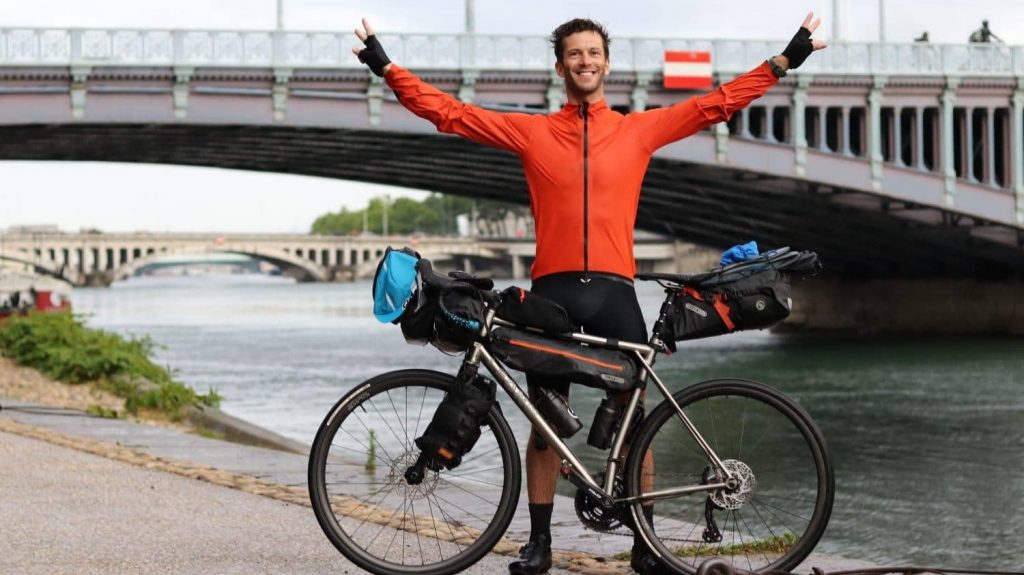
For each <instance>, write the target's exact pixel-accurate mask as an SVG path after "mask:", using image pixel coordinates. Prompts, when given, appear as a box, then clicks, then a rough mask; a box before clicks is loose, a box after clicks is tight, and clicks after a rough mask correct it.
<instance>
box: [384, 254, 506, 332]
mask: <svg viewBox="0 0 1024 575" xmlns="http://www.w3.org/2000/svg"><path fill="white" fill-rule="evenodd" d="M424 261H425V260H424ZM485 312H486V306H485V305H484V302H483V297H482V296H481V293H480V291H479V289H478V288H476V287H474V286H472V285H470V284H468V283H465V282H461V281H455V280H452V281H449V282H446V284H445V285H443V286H442V285H435V284H433V283H431V282H430V281H429V280H428V279H426V278H425V279H424V281H422V282H420V288H419V289H418V290H417V291H416V294H415V295H414V296H413V297H412V299H411V300H410V301H409V303H408V305H407V306H406V311H405V313H403V314H402V316H401V318H400V320H399V324H400V325H401V327H402V335H403V336H405V341H406V342H407V343H411V344H418V345H426V344H428V343H430V344H433V345H434V346H435V347H437V348H438V349H440V350H442V351H446V352H458V351H465V350H467V349H469V346H471V345H472V344H473V341H474V339H475V338H476V335H477V334H478V333H479V332H480V328H481V326H482V325H483V321H484V315H485Z"/></svg>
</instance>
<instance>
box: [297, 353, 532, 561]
mask: <svg viewBox="0 0 1024 575" xmlns="http://www.w3.org/2000/svg"><path fill="white" fill-rule="evenodd" d="M412 372H413V370H409V371H405V372H394V373H393V374H386V375H384V376H379V377H378V378H375V379H374V380H371V382H369V383H368V384H366V385H360V386H358V387H356V388H354V389H355V390H358V393H359V394H360V395H359V397H358V398H356V399H354V400H353V399H350V398H349V396H346V397H345V398H342V399H341V400H339V402H338V405H337V406H336V407H335V411H332V414H331V415H330V416H329V417H328V418H326V419H325V422H324V424H323V425H322V426H321V429H320V431H319V432H318V434H317V438H316V440H315V441H314V446H313V452H312V453H311V458H312V462H313V463H315V466H314V465H311V468H310V493H311V495H313V497H312V499H313V505H314V510H315V511H316V513H317V516H318V517H319V518H320V519H321V521H320V524H321V526H322V527H323V528H324V530H325V531H327V532H328V533H329V534H331V540H332V541H333V542H334V543H335V545H337V546H338V547H339V549H341V550H342V551H343V552H345V553H346V556H347V557H348V558H349V559H351V560H352V561H353V562H354V563H356V564H357V565H358V566H359V567H361V568H362V569H363V570H365V571H392V572H394V571H401V570H403V569H409V568H410V567H412V566H416V567H423V568H426V569H428V570H429V569H438V570H440V569H444V570H448V571H461V570H464V569H466V568H468V567H469V566H470V565H472V564H473V563H474V562H475V561H476V560H477V559H478V558H479V557H481V556H482V555H483V554H485V553H486V552H487V551H489V550H490V548H491V547H493V545H494V544H495V543H497V541H498V540H499V539H500V538H501V536H502V535H503V534H504V530H505V529H506V528H507V526H508V523H509V522H510V521H511V519H512V515H513V514H514V512H515V504H516V502H517V501H518V497H519V486H520V473H521V468H520V462H519V453H518V450H516V449H515V447H514V446H515V441H514V438H513V437H512V436H511V431H510V429H509V428H508V425H507V423H506V422H505V421H504V418H502V417H501V415H500V413H499V412H497V410H495V411H494V412H492V413H491V414H490V415H488V423H487V425H483V426H482V427H481V434H480V438H479V439H478V441H477V445H476V446H475V449H473V450H472V452H471V453H470V454H467V456H466V458H465V459H464V460H463V461H462V465H461V466H460V467H459V468H456V469H455V470H452V471H449V470H441V471H439V472H434V471H429V470H427V471H426V473H425V477H423V479H422V480H421V481H419V482H418V483H416V484H411V483H409V482H408V481H407V480H406V479H405V473H406V470H407V469H408V468H409V467H410V466H412V465H413V464H414V463H415V462H416V461H417V458H418V457H419V450H418V449H417V448H416V446H415V445H414V442H413V439H414V438H415V437H417V436H418V435H419V434H420V433H421V431H420V430H421V429H423V428H424V427H425V426H426V424H427V422H429V421H430V418H431V413H430V411H431V409H433V408H432V407H431V406H436V405H437V404H438V403H439V402H440V399H441V398H442V397H443V395H444V394H445V392H446V390H447V389H449V388H450V386H451V382H452V381H453V379H452V378H451V376H445V375H442V374H437V373H435V372H423V371H419V372H416V373H414V374H413V375H410V373H412ZM352 393H355V391H354V392H352ZM353 401H354V403H351V402H353ZM341 405H346V406H347V407H345V408H344V410H343V411H336V410H338V409H340V408H339V407H338V406H341ZM375 430H376V431H375ZM371 463H376V468H373V467H371V466H370V464H371ZM332 505H333V506H332ZM417 512H419V513H417ZM346 514H347V515H350V517H346ZM420 514H422V515H420ZM325 517H326V518H327V519H326V520H325ZM350 551H351V553H350ZM442 563H443V566H442V565H441V564H442ZM435 566H436V567H435Z"/></svg>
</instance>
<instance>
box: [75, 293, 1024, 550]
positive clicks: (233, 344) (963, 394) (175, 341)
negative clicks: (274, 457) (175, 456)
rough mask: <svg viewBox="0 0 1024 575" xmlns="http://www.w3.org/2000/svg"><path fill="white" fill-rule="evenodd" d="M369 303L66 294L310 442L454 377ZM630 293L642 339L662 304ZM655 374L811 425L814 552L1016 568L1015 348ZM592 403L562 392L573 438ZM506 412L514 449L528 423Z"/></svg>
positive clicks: (874, 354) (755, 361)
mask: <svg viewBox="0 0 1024 575" xmlns="http://www.w3.org/2000/svg"><path fill="white" fill-rule="evenodd" d="M499 283H502V282H499ZM503 283H504V284H507V283H508V282H503ZM525 287H528V286H525ZM369 293H370V287H369V283H367V282H360V283H356V284H295V283H292V282H291V280H287V279H283V278H272V277H266V276H206V277H187V278H179V277H174V278H171V277H162V278H160V277H149V278H136V279H131V280H129V281H126V282H120V283H117V284H115V285H114V286H113V287H112V288H110V289H76V290H75V291H74V294H73V301H74V306H75V310H76V311H77V312H79V313H84V314H89V315H88V320H87V321H88V323H89V325H91V326H94V327H100V328H104V329H110V330H113V331H117V332H120V333H123V334H131V335H136V336H142V335H148V336H150V337H151V338H152V339H153V340H154V341H155V342H156V343H157V344H158V345H159V346H160V347H159V349H158V350H157V357H158V361H159V363H161V364H163V365H167V366H170V367H171V368H172V369H173V370H174V371H175V373H176V376H177V378H178V379H179V380H181V381H183V382H185V383H187V384H189V385H191V386H193V387H195V388H196V389H198V390H203V391H205V390H206V389H207V388H211V387H212V388H214V389H216V390H217V392H218V393H220V394H221V395H222V396H223V397H224V400H223V404H222V408H223V409H224V410H225V411H226V412H228V413H231V414H232V415H235V416H238V417H241V418H243V419H246V420H248V421H251V422H252V423H255V424H257V425H260V426H263V427H266V428H268V429H271V430H274V431H276V432H278V433H281V434H283V435H286V436H288V437H291V438H294V439H297V440H299V441H303V442H306V443H310V442H312V439H313V436H314V435H315V433H316V430H317V427H318V426H319V424H320V421H321V419H322V418H323V417H324V415H325V414H326V413H327V411H328V409H330V407H331V406H332V405H333V404H334V403H335V401H336V400H337V399H338V398H339V397H340V396H341V395H342V394H344V393H345V392H346V391H347V390H349V389H351V388H352V387H353V386H354V385H355V384H357V383H358V382H360V381H363V380H365V379H367V378H369V377H371V376H373V375H376V374H379V373H381V372H384V371H387V370H393V369H400V368H411V367H420V368H430V369H438V370H442V371H446V372H450V373H454V372H455V371H456V370H457V368H458V365H459V359H458V358H456V357H448V356H445V355H443V354H441V353H440V352H438V351H436V350H435V349H434V348H432V347H415V346H410V345H407V344H405V342H404V340H403V339H402V335H401V333H400V331H399V329H398V328H397V326H393V325H390V324H388V325H382V324H380V323H378V322H377V321H376V320H375V319H374V318H373V316H372V314H371V313H370V308H371V304H370V296H369ZM639 293H640V300H641V305H642V306H643V309H644V314H645V317H646V318H647V320H648V323H649V324H650V323H652V322H653V320H654V319H655V317H656V314H657V311H658V308H659V305H660V303H661V300H662V291H661V289H660V288H659V287H658V286H657V285H641V286H639ZM797 305H799V302H798V304H797ZM886 305H898V302H887V303H886ZM951 321H955V318H951ZM658 373H659V374H660V375H661V377H662V378H663V380H664V381H665V382H666V384H667V385H669V387H670V388H672V389H679V388H681V387H683V386H685V385H687V384H689V383H694V382H697V381H701V380H704V379H710V378H716V377H741V378H750V379H757V380H759V381H763V382H765V383H768V384H770V385H773V386H775V387H777V388H779V389H781V390H782V391H784V392H785V393H787V394H789V395H790V396H792V397H794V398H796V399H797V400H798V401H799V402H800V403H801V404H802V405H803V406H804V407H805V408H806V409H807V410H808V411H809V412H810V413H811V415H812V416H813V417H814V418H815V420H816V421H817V422H818V424H819V426H820V427H821V429H822V431H823V432H824V434H825V437H826V438H827V440H828V443H829V446H830V448H831V450H832V454H833V458H834V461H835V468H836V484H837V495H836V502H835V509H834V511H833V515H832V521H831V523H830V525H829V528H828V531H827V532H826V534H825V537H824V539H823V541H822V543H821V545H820V546H819V549H820V550H822V551H826V552H830V553H835V554H840V555H843V556H847V557H851V558H856V559H864V560H868V561H874V562H877V563H880V564H883V565H891V564H895V563H899V564H918V565H931V566H945V567H970V568H975V569H1020V568H1022V567H1024V340H1022V339H979V338H974V339H961V338H948V339H889V338H884V339H878V338H866V337H846V338H822V337H808V336H803V337H794V336H787V337H783V336H777V335H772V334H769V333H766V332H749V333H740V334H734V335H729V336H722V337H718V338H711V339H708V340H701V341H697V342H692V343H689V344H686V345H685V346H682V347H681V349H680V352H679V353H677V354H675V355H673V356H671V357H668V358H663V359H662V360H661V361H659V363H658ZM520 380H521V381H522V379H521V378H520ZM602 397H603V393H601V392H598V391H595V390H591V389H587V388H583V387H578V388H574V389H573V395H572V404H573V407H574V409H575V410H576V412H577V413H578V414H579V415H580V418H581V419H582V420H583V421H584V423H586V424H589V422H590V419H591V418H592V416H593V413H594V409H595V408H596V406H597V404H598V402H599V401H600V400H601V398H602ZM504 412H505V413H506V415H509V418H510V421H511V423H512V426H513V429H514V430H515V431H516V434H517V437H519V438H520V444H522V443H523V438H525V437H526V435H525V430H526V429H527V424H526V420H525V418H523V417H522V416H521V415H519V414H518V413H517V412H515V411H514V410H513V409H505V410H504ZM585 441H586V430H584V431H583V432H581V433H579V434H578V435H577V436H576V437H574V438H573V440H572V445H573V447H574V449H575V448H579V450H580V451H582V452H583V453H581V455H583V458H584V461H585V462H586V463H587V464H588V466H589V465H590V464H591V463H593V464H594V465H595V466H598V465H601V464H602V463H601V461H602V457H601V453H602V452H598V451H596V450H594V449H592V448H589V447H587V446H586V445H585ZM560 483H562V485H560V487H559V489H560V492H562V493H565V494H571V492H572V490H571V489H570V486H568V484H567V482H560Z"/></svg>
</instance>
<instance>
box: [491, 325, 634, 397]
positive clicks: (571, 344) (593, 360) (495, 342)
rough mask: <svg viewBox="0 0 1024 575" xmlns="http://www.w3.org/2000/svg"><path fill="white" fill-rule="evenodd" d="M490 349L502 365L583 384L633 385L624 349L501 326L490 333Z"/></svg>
mask: <svg viewBox="0 0 1024 575" xmlns="http://www.w3.org/2000/svg"><path fill="white" fill-rule="evenodd" d="M491 339H492V344H491V347H490V349H491V351H492V352H493V353H494V356H495V357H497V358H498V359H500V360H501V362H502V363H504V364H505V365H507V366H509V367H511V368H513V369H517V370H519V371H522V372H525V373H526V374H527V375H540V376H544V377H560V378H565V379H568V380H569V381H572V382H573V383H579V384H582V385H585V386H587V387H596V388H598V389H605V390H609V391H626V390H630V389H633V388H634V387H636V383H637V373H638V371H639V370H638V368H637V365H636V363H635V362H634V361H633V359H632V358H631V357H630V356H629V354H628V353H626V352H624V351H619V350H615V349H605V348H601V347H591V346H588V345H584V344H582V343H579V342H576V341H569V340H561V339H552V338H550V337H544V336H541V335H537V334H534V333H531V332H527V331H523V330H518V329H512V328H501V329H497V330H494V332H492V334H491Z"/></svg>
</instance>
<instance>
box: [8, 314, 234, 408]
mask: <svg viewBox="0 0 1024 575" xmlns="http://www.w3.org/2000/svg"><path fill="white" fill-rule="evenodd" d="M154 347H155V345H154V344H153V341H152V340H151V339H150V338H149V337H141V338H136V337H129V338H127V339H126V338H124V337H122V336H120V335H118V334H116V333H112V332H108V331H104V330H99V329H92V328H88V327H85V325H84V323H83V322H82V319H81V318H80V317H79V316H76V315H74V314H72V313H70V312H61V313H30V314H28V315H26V316H15V317H10V318H7V320H5V321H4V322H3V323H0V354H3V355H4V356H7V357H9V358H11V359H12V360H14V361H15V362H17V363H19V364H21V365H24V366H28V367H32V368H35V369H36V370H38V371H40V372H42V373H43V374H44V375H46V376H47V377H49V378H51V379H56V380H58V381H62V382H64V383H69V384H86V383H88V384H92V385H94V386H95V387H97V388H99V389H102V390H105V391H108V392H110V393H113V394H114V395H116V396H118V397H122V398H124V399H125V409H126V410H127V411H128V412H129V413H132V414H135V413H138V411H139V410H140V409H152V410H157V411H160V412H162V413H164V414H165V415H166V416H167V417H169V418H170V419H171V420H172V421H177V420H179V419H181V416H182V414H183V409H184V408H186V407H196V408H198V409H202V408H203V407H207V406H210V407H216V406H217V405H219V404H220V396H219V395H217V392H216V391H213V390H210V391H209V392H208V393H205V394H198V393H196V391H195V390H193V389H192V388H190V387H187V386H185V385H184V384H182V383H180V382H177V381H174V380H173V379H172V375H171V372H170V370H169V369H167V368H164V367H160V366H159V365H157V364H155V363H153V361H152V359H151V358H152V355H153V350H154ZM141 382H151V383H152V384H153V386H146V387H147V389H140V383H141ZM107 411H110V410H107ZM99 414H100V413H99V412H98V413H97V415H99ZM103 415H104V416H109V414H107V413H103Z"/></svg>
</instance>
